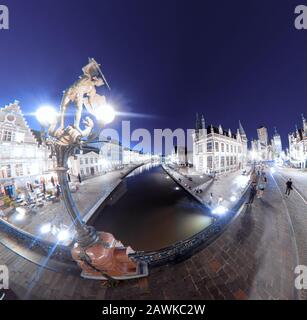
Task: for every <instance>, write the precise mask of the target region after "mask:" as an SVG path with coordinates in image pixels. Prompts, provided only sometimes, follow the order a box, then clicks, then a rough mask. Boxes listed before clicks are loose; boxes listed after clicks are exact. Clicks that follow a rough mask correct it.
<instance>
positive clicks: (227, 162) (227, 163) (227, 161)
mask: <svg viewBox="0 0 307 320" xmlns="http://www.w3.org/2000/svg"><path fill="white" fill-rule="evenodd" d="M226 166H227V167H229V157H228V156H227V157H226Z"/></svg>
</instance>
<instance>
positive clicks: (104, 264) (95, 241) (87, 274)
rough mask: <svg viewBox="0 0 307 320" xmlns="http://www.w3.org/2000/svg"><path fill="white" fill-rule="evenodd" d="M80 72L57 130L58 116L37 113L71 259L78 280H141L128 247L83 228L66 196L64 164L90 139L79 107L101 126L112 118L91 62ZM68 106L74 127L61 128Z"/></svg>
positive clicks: (143, 268)
mask: <svg viewBox="0 0 307 320" xmlns="http://www.w3.org/2000/svg"><path fill="white" fill-rule="evenodd" d="M82 71H83V75H82V76H81V77H80V78H79V80H77V81H76V82H75V83H74V84H73V85H72V86H71V87H70V88H68V89H67V90H66V91H64V94H63V99H62V103H61V110H60V111H61V112H60V125H59V126H58V116H57V115H56V114H55V112H54V111H52V110H51V109H49V110H47V109H40V110H39V111H38V112H37V118H38V120H39V122H40V123H41V124H42V125H44V126H46V127H49V129H48V134H49V137H48V138H47V141H46V144H47V145H49V146H51V150H52V156H55V157H56V161H57V167H56V172H57V175H58V179H59V183H60V186H61V190H62V195H63V199H64V203H65V206H66V209H67V211H68V213H69V215H70V217H71V220H72V222H73V224H74V227H75V230H76V237H75V243H74V245H73V248H72V257H73V259H74V260H75V261H76V262H77V263H78V265H79V266H80V267H81V269H82V273H81V276H82V277H84V278H90V279H104V280H110V279H116V280H124V279H131V278H140V277H145V276H147V275H148V266H147V264H146V263H143V262H136V261H132V260H131V259H130V258H129V253H132V252H133V250H132V249H131V247H125V246H124V245H123V244H122V243H121V242H120V241H118V240H116V239H115V238H114V237H113V235H112V234H111V233H106V232H97V231H96V230H95V229H94V228H93V227H90V226H87V225H86V224H85V223H84V222H83V220H82V218H81V215H80V213H79V210H78V208H77V206H76V204H75V202H74V200H73V198H72V196H71V193H70V189H69V183H68V180H67V171H68V165H67V160H68V158H69V157H70V156H71V155H73V154H74V152H75V150H76V149H80V148H82V145H84V144H86V143H88V142H89V141H90V139H91V136H93V132H92V130H93V128H94V122H93V120H92V119H91V118H90V117H86V118H85V119H84V120H83V124H84V129H83V130H82V129H81V128H80V120H81V117H82V109H83V105H85V107H86V108H87V110H88V112H89V113H90V114H92V115H94V116H95V117H96V119H97V120H98V121H100V122H102V123H109V122H111V121H112V120H113V118H114V112H113V110H112V108H111V107H110V106H108V105H107V103H106V99H105V97H104V96H100V95H98V94H97V93H96V86H101V85H104V84H106V85H108V84H107V82H106V80H105V78H104V76H103V74H102V72H101V70H100V65H99V64H98V63H97V62H96V61H95V60H94V59H89V63H88V64H87V65H86V66H85V67H83V69H82ZM70 103H73V104H74V105H75V108H76V110H75V119H74V124H73V125H69V126H67V127H66V128H64V124H65V113H66V109H67V107H68V105H69V104H70Z"/></svg>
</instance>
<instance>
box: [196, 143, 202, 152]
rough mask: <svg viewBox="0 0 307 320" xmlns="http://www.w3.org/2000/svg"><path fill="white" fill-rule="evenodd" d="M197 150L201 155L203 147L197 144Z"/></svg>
mask: <svg viewBox="0 0 307 320" xmlns="http://www.w3.org/2000/svg"><path fill="white" fill-rule="evenodd" d="M197 148H198V153H202V152H203V146H202V145H201V144H198V145H197Z"/></svg>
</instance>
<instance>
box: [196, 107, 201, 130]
mask: <svg viewBox="0 0 307 320" xmlns="http://www.w3.org/2000/svg"><path fill="white" fill-rule="evenodd" d="M195 129H196V131H198V130H199V129H200V120H199V116H198V112H196V123H195Z"/></svg>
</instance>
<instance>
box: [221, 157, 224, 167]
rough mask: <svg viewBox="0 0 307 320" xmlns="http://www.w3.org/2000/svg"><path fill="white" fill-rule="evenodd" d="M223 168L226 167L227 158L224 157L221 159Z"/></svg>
mask: <svg viewBox="0 0 307 320" xmlns="http://www.w3.org/2000/svg"><path fill="white" fill-rule="evenodd" d="M221 167H222V168H224V167H225V157H224V156H222V157H221Z"/></svg>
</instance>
